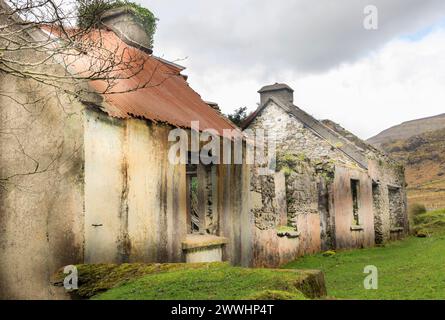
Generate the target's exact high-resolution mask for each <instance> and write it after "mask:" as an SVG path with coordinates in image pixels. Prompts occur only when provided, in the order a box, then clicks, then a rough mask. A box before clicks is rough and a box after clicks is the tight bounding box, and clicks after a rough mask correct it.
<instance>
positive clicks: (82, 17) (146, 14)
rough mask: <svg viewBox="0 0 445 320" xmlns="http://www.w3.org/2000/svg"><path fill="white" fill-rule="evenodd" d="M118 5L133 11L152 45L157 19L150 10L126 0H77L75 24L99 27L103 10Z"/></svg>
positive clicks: (85, 26) (84, 26)
mask: <svg viewBox="0 0 445 320" xmlns="http://www.w3.org/2000/svg"><path fill="white" fill-rule="evenodd" d="M120 7H125V8H127V9H128V10H131V11H133V12H134V14H135V16H136V18H137V19H138V20H139V21H140V22H141V23H142V25H143V26H144V28H145V31H146V32H147V34H148V35H149V36H150V38H151V41H152V43H151V45H150V47H152V46H153V37H154V34H155V32H156V24H157V21H158V19H157V18H156V17H155V16H154V14H153V13H152V12H151V11H150V10H148V9H146V8H144V7H142V6H140V5H138V4H137V3H134V2H130V1H128V0H79V1H78V3H77V20H78V21H77V24H78V26H79V27H80V28H83V29H90V28H98V27H100V16H101V15H102V14H103V13H104V12H105V11H107V10H110V9H115V8H120Z"/></svg>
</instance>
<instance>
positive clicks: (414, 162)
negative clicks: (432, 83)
mask: <svg viewBox="0 0 445 320" xmlns="http://www.w3.org/2000/svg"><path fill="white" fill-rule="evenodd" d="M436 120H437V117H435V119H434V121H433V122H435V123H434V124H433V125H432V126H431V127H434V126H435V125H437V121H436ZM444 120H445V118H444ZM410 122H415V121H410ZM424 125H425V121H424V119H421V121H420V124H414V126H413V127H415V126H417V127H419V128H420V129H422V128H424ZM427 126H428V125H427ZM386 131H388V130H386ZM390 133H391V132H390ZM390 136H391V135H390ZM392 136H394V135H392ZM386 139H388V138H386ZM379 147H380V148H381V149H382V150H384V151H385V152H387V153H388V154H389V155H390V156H391V157H393V158H394V159H396V160H399V161H400V162H402V163H404V164H405V168H406V171H405V173H406V180H407V183H408V202H409V203H411V204H412V203H423V204H424V205H425V206H426V207H427V208H428V209H437V208H445V128H442V129H440V130H435V131H429V132H424V133H421V134H417V135H413V136H411V137H409V138H406V139H395V140H394V139H393V140H387V141H385V139H382V140H381V142H380V144H379Z"/></svg>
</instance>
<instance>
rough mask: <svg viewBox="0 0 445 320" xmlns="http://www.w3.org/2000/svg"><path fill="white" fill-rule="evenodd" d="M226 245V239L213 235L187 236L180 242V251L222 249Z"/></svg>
mask: <svg viewBox="0 0 445 320" xmlns="http://www.w3.org/2000/svg"><path fill="white" fill-rule="evenodd" d="M226 243H228V240H227V238H224V237H218V236H213V235H201V234H188V235H187V237H186V238H185V240H183V241H182V250H192V249H204V248H210V247H222V246H223V245H225V244H226Z"/></svg>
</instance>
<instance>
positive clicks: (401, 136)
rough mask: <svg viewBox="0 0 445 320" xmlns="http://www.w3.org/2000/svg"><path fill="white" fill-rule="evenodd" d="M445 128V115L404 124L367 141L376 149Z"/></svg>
mask: <svg viewBox="0 0 445 320" xmlns="http://www.w3.org/2000/svg"><path fill="white" fill-rule="evenodd" d="M444 128H445V113H443V114H439V115H437V116H433V117H428V118H422V119H417V120H412V121H407V122H403V123H401V124H399V125H397V126H394V127H391V128H389V129H386V130H384V131H382V132H380V133H379V134H377V135H376V136H374V137H372V138H369V139H368V140H367V141H368V142H369V143H371V144H373V145H374V146H376V147H379V146H380V145H381V144H382V143H387V142H389V141H392V140H405V139H408V138H410V137H412V136H416V135H419V134H422V133H425V132H428V131H435V130H440V129H444Z"/></svg>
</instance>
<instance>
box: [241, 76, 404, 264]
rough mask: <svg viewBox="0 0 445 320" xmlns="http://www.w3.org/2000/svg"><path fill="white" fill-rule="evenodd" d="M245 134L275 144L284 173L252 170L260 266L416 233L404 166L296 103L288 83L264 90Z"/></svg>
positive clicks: (256, 258)
mask: <svg viewBox="0 0 445 320" xmlns="http://www.w3.org/2000/svg"><path fill="white" fill-rule="evenodd" d="M259 93H260V106H259V108H258V109H257V110H256V111H255V112H254V113H252V114H251V115H250V116H249V117H248V118H247V119H246V121H245V123H244V125H243V128H244V129H245V130H247V129H251V130H255V129H259V128H261V129H264V130H266V134H269V135H271V136H273V137H274V139H275V141H276V144H277V147H276V154H277V155H276V164H277V165H276V170H275V173H274V174H273V175H265V176H263V175H259V174H258V173H257V169H258V168H253V169H252V177H251V187H250V189H251V190H250V193H251V195H250V197H251V213H252V215H253V219H254V221H255V226H256V229H255V231H254V237H253V238H254V241H253V253H252V254H253V261H254V264H255V265H257V266H258V265H267V266H270V265H279V264H281V263H283V262H286V261H289V260H291V259H294V258H295V257H296V256H300V255H302V254H306V253H312V252H317V251H320V250H327V249H335V248H338V249H341V248H361V247H366V246H372V245H374V244H375V243H383V242H385V241H387V240H390V239H396V238H399V237H401V236H403V235H404V234H405V233H406V232H407V231H408V219H407V211H406V189H405V187H406V186H405V179H404V171H403V167H401V166H400V165H399V164H398V163H396V162H395V161H394V160H392V159H390V158H388V157H387V156H385V155H384V154H382V153H381V152H379V151H378V150H376V149H375V148H373V147H372V146H370V145H369V144H367V143H365V142H364V141H362V140H360V139H359V138H358V137H356V136H354V135H353V134H351V133H350V132H348V131H346V130H345V129H343V128H342V127H340V126H339V125H337V124H335V123H333V122H330V121H324V122H320V121H318V120H316V119H314V118H313V117H312V116H310V115H309V114H307V113H306V112H304V111H303V110H301V109H300V108H298V107H297V106H295V105H294V104H293V90H292V89H291V88H290V87H289V86H287V85H285V84H278V83H276V84H274V85H270V86H265V87H263V88H262V89H261V90H260V91H259Z"/></svg>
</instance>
